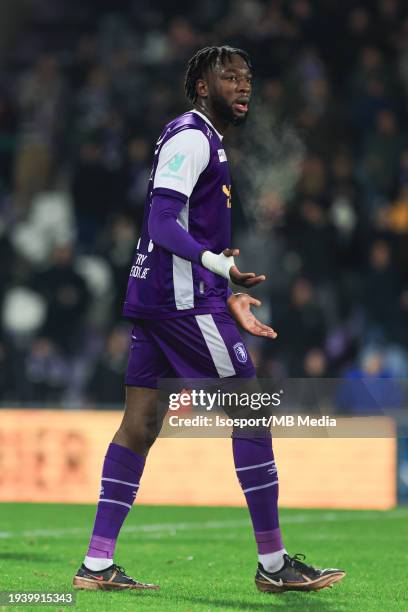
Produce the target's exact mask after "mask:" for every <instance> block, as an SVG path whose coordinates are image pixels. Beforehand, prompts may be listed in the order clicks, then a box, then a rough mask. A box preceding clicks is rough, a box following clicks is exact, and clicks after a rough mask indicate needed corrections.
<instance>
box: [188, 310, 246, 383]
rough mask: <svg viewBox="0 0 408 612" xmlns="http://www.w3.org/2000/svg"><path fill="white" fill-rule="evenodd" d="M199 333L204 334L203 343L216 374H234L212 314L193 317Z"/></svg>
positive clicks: (222, 376) (222, 375) (223, 375)
mask: <svg viewBox="0 0 408 612" xmlns="http://www.w3.org/2000/svg"><path fill="white" fill-rule="evenodd" d="M195 319H196V321H197V323H198V326H199V328H200V329H201V333H202V334H203V336H204V340H205V343H206V345H207V348H208V350H209V351H210V355H211V357H212V360H213V362H214V365H215V368H216V370H217V373H218V376H219V377H220V378H225V377H226V376H235V374H236V372H235V369H234V366H233V364H232V361H231V357H230V356H229V353H228V349H227V347H226V346H225V342H224V340H223V338H222V336H221V334H220V332H219V331H218V327H217V326H216V324H215V321H214V319H213V316H212V315H210V314H206V315H196V317H195Z"/></svg>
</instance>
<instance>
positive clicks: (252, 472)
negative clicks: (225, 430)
mask: <svg viewBox="0 0 408 612" xmlns="http://www.w3.org/2000/svg"><path fill="white" fill-rule="evenodd" d="M232 449H233V453H234V462H235V471H236V473H237V477H238V480H239V483H240V485H241V488H242V490H243V492H244V495H245V498H246V501H247V504H248V509H249V513H250V515H251V519H252V525H253V528H254V534H255V540H256V543H257V545H258V553H259V554H263V555H264V554H267V553H272V552H276V551H278V550H281V549H282V548H284V546H283V543H282V537H281V532H280V528H279V516H278V492H279V485H278V474H277V471H276V467H275V460H274V456H273V451H272V440H271V437H270V436H269V437H266V438H238V437H233V438H232Z"/></svg>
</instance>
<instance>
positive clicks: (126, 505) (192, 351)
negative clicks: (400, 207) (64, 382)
mask: <svg viewBox="0 0 408 612" xmlns="http://www.w3.org/2000/svg"><path fill="white" fill-rule="evenodd" d="M185 91H186V95H187V98H188V100H189V101H190V102H191V103H192V105H193V109H192V110H190V111H188V112H186V113H184V114H183V115H181V116H180V117H177V118H176V119H174V120H173V121H171V122H170V123H169V124H168V125H167V126H165V128H164V130H163V132H162V134H161V136H160V138H159V140H158V141H157V143H156V149H155V153H154V160H153V167H152V172H151V175H150V180H149V185H148V193H147V200H146V208H145V214H144V221H143V226H142V231H141V236H140V239H139V242H138V244H137V250H136V254H135V258H134V261H133V266H132V268H131V272H130V278H129V284H128V289H127V294H126V300H125V305H124V314H125V316H127V317H129V318H131V319H132V320H133V321H134V327H133V330H132V335H131V347H130V356H129V364H128V370H127V375H126V408H125V413H124V417H123V421H122V423H121V425H120V428H119V430H118V431H117V433H116V434H115V436H114V438H113V441H112V443H111V444H110V445H109V447H108V450H107V454H106V457H105V462H104V465H103V472H102V482H101V494H100V499H99V503H98V508H97V513H96V519H95V524H94V529H93V533H92V537H91V540H90V543H89V548H88V551H87V554H86V557H85V559H84V562H83V564H82V566H81V567H80V569H79V570H78V572H77V574H76V576H75V577H74V582H73V584H74V587H75V588H79V589H115V588H117V589H157V588H158V587H157V586H156V585H152V584H144V583H140V582H138V581H136V580H134V579H133V578H131V577H129V576H127V575H126V573H125V571H124V569H123V568H121V567H120V566H119V565H116V563H114V560H113V559H114V550H115V544H116V540H117V538H118V535H119V531H120V529H121V526H122V524H123V522H124V520H125V518H126V516H127V514H128V512H129V510H130V508H131V506H132V503H133V501H134V499H135V496H136V494H137V491H138V489H139V484H140V479H141V476H142V473H143V469H144V466H145V460H146V456H147V454H148V452H149V448H150V447H151V445H152V444H153V442H154V440H155V438H156V436H157V433H158V430H159V429H160V427H158V426H157V406H156V404H157V394H158V391H157V381H158V379H160V378H175V377H180V378H187V379H193V378H213V379H214V378H217V379H228V378H237V379H245V380H252V379H255V371H254V367H253V364H252V363H251V359H250V357H249V356H248V353H247V351H246V349H245V346H244V344H243V342H242V338H241V336H240V334H239V331H238V328H237V325H236V323H238V324H239V325H240V326H241V327H242V328H243V329H244V330H246V331H248V332H250V333H251V334H254V335H256V336H265V337H269V338H272V339H273V338H275V337H276V333H275V331H274V330H273V329H272V328H270V327H268V326H267V325H264V324H263V323H261V322H260V321H259V320H257V319H256V317H255V316H254V315H253V313H252V312H251V310H250V306H251V305H254V306H258V305H259V304H260V302H259V301H258V300H255V299H254V298H252V297H251V296H249V295H248V294H246V293H240V294H237V295H233V294H232V292H231V291H230V290H229V288H228V281H230V280H232V281H233V282H234V283H235V284H236V285H240V286H243V287H246V288H250V287H254V286H255V285H257V284H258V283H261V282H262V281H264V280H265V277H264V276H263V275H256V274H255V273H253V272H249V273H242V272H240V270H239V269H238V267H237V266H236V265H235V262H234V256H236V255H238V254H239V252H238V249H231V248H230V247H231V244H230V240H231V237H230V217H231V178H230V173H229V166H228V160H227V156H226V154H225V150H224V146H223V135H224V132H225V131H226V130H227V128H229V127H230V126H232V125H239V124H241V123H243V122H244V121H245V119H246V117H247V114H248V107H249V103H250V98H251V93H252V74H251V62H250V59H249V56H248V54H247V53H246V52H244V51H242V50H240V49H234V48H231V47H226V46H223V47H207V48H204V49H201V50H200V51H198V52H197V53H196V54H195V55H194V56H193V57H192V58H191V60H190V61H189V63H188V68H187V73H186V78H185ZM232 446H233V455H234V461H235V467H236V473H237V476H238V478H239V482H240V485H241V487H242V489H243V493H244V495H245V498H246V501H247V504H248V509H249V512H250V515H251V519H252V524H253V529H254V535H255V539H256V542H257V546H258V553H259V563H258V570H257V573H256V576H255V583H256V586H257V587H258V589H259V590H261V591H267V592H281V591H287V590H297V591H309V590H318V589H321V588H324V587H328V586H331V585H332V584H333V583H334V582H337V581H338V580H340V579H341V578H343V576H344V575H345V573H344V572H343V571H342V570H338V569H325V570H321V569H314V568H313V567H311V566H308V565H306V564H304V563H302V562H301V560H300V558H299V556H298V555H295V556H294V557H290V556H289V555H288V554H287V552H286V550H285V547H284V545H283V542H282V537H281V532H280V528H279V519H278V476H277V471H276V467H275V460H274V455H273V451H272V442H271V437H270V433H269V432H267V435H266V436H264V437H243V436H241V437H240V436H239V434H236V433H234V434H233V440H232Z"/></svg>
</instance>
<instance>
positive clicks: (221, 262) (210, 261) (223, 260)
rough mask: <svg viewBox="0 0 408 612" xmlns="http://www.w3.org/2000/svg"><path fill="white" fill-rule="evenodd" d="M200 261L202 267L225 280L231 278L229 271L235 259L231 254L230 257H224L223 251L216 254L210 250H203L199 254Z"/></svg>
mask: <svg viewBox="0 0 408 612" xmlns="http://www.w3.org/2000/svg"><path fill="white" fill-rule="evenodd" d="M201 263H202V265H203V266H204V268H207V270H210V271H211V272H214V274H218V275H219V276H223V277H224V278H226V279H227V280H231V278H230V274H229V272H230V270H231V268H232V266H235V261H234V258H233V256H232V255H231V256H230V257H226V256H225V255H224V253H219V254H218V255H216V254H215V253H212V252H211V251H204V253H203V254H202V255H201Z"/></svg>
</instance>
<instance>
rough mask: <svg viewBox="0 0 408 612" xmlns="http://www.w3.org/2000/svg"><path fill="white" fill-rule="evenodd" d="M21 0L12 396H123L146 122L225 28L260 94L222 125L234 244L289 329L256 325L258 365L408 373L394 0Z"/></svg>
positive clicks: (109, 400) (7, 101) (6, 142)
mask: <svg viewBox="0 0 408 612" xmlns="http://www.w3.org/2000/svg"><path fill="white" fill-rule="evenodd" d="M18 4H19V3H16V5H15V10H16V11H17V8H16V7H17V6H18ZM23 5H24V7H25V8H24V11H25V12H24V15H21V19H20V20H17V19H16V18H15V15H14V20H13V24H14V31H12V32H11V34H10V36H9V37H8V42H7V44H4V45H2V46H1V47H0V58H1V59H0V262H1V265H0V402H3V404H5V403H9V404H10V403H19V404H21V403H26V404H29V403H33V402H39V403H44V402H47V403H54V402H55V403H61V402H63V403H64V405H70V406H72V405H78V406H79V405H90V404H92V403H98V404H104V405H119V404H121V402H122V400H123V394H124V391H123V375H124V371H125V368H126V362H127V350H128V333H129V324H128V322H126V321H125V320H123V319H122V317H121V305H122V300H123V296H124V291H125V288H126V283H127V277H128V273H129V267H130V263H131V258H132V253H133V251H134V248H135V245H136V243H137V239H138V231H139V227H140V223H141V218H142V213H143V204H144V197H145V191H146V186H147V180H148V176H149V171H150V163H151V158H152V152H153V147H154V143H155V141H156V140H157V138H158V136H159V134H160V131H161V129H162V127H163V125H164V124H165V123H166V122H167V121H169V120H171V119H172V118H173V117H175V116H176V115H177V114H179V113H181V112H184V111H185V110H187V109H188V105H187V103H186V101H185V99H184V92H183V78H184V72H185V67H186V62H187V60H188V59H189V57H190V56H191V55H192V54H193V53H194V51H195V50H196V49H198V48H200V47H201V46H205V45H208V44H223V43H229V44H232V45H234V46H239V47H242V48H244V49H246V50H247V51H248V52H249V53H250V55H251V57H252V60H253V65H254V74H255V96H256V99H257V100H258V104H259V106H254V109H253V111H252V120H253V121H254V122H255V123H251V119H250V120H249V121H248V125H247V126H246V127H245V128H244V129H243V130H239V131H238V130H237V131H236V132H234V133H233V134H231V136H227V137H226V140H225V143H226V145H225V147H226V150H227V154H228V156H229V159H230V161H231V167H232V175H233V196H234V199H233V207H234V210H233V216H234V245H233V246H239V247H240V248H241V251H242V253H243V256H242V259H240V263H241V268H242V269H247V270H253V269H254V271H257V272H261V273H267V274H268V281H267V282H266V283H264V285H263V286H262V287H260V288H259V290H258V293H257V295H258V296H259V297H260V298H261V299H262V301H263V306H262V308H261V310H260V312H259V317H260V318H261V319H263V320H265V321H269V322H271V324H272V325H273V327H274V328H275V329H276V330H277V331H278V333H279V339H278V340H276V341H275V342H271V341H264V340H256V339H253V338H249V339H248V342H249V346H250V349H251V352H252V355H253V357H254V360H255V362H256V365H257V367H258V370H259V374H260V375H261V376H264V377H270V376H291V377H344V378H347V377H350V376H351V377H355V376H361V377H363V376H367V377H370V376H371V377H391V378H392V377H404V376H407V373H408V356H407V347H408V5H407V4H406V3H405V2H404V1H403V0H371V1H366V2H364V1H359V2H351V1H350V2H347V3H339V2H337V1H336V0H287V1H284V0H269V1H263V0H235V1H232V0H229V1H226V0H224V1H223V2H219V1H217V0H202V2H200V3H191V2H186V1H185V0H179V2H177V3H168V2H165V1H164V0H161V1H156V2H154V3H152V2H147V1H146V0H121V2H114V1H113V0H100V1H99V2H97V3H95V2H91V1H90V0H81V1H80V2H79V1H78V0H64V1H60V2H54V1H53V0H31V2H29V3H22V6H23ZM27 7H29V8H27ZM17 12H18V11H17ZM4 19H5V20H7V15H5V16H4ZM4 19H3V21H4ZM16 24H17V25H16ZM260 117H261V130H259V125H260V124H259V121H260ZM255 125H256V126H257V128H256V130H257V134H258V141H256V140H255V141H254V140H253V138H252V139H251V137H252V136H253V134H254V133H255V132H254V130H255V127H254V126H255ZM251 126H252V127H251ZM251 130H252V132H251ZM259 131H260V132H261V141H259ZM249 159H251V160H252V163H253V161H254V160H255V162H256V163H258V165H259V176H258V175H257V174H256V172H255V173H253V172H251V173H250V175H249V174H248V172H246V169H248V167H250V166H249V165H248V164H249V161H248V160H249ZM251 175H252V178H251ZM254 176H255V178H256V176H258V179H259V177H261V179H262V180H261V181H259V180H257V181H256V184H255V182H251V181H252V180H253V178H254ZM235 177H236V178H235ZM239 177H241V181H240V180H239ZM242 177H244V179H243V180H242ZM245 177H247V179H245Z"/></svg>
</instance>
